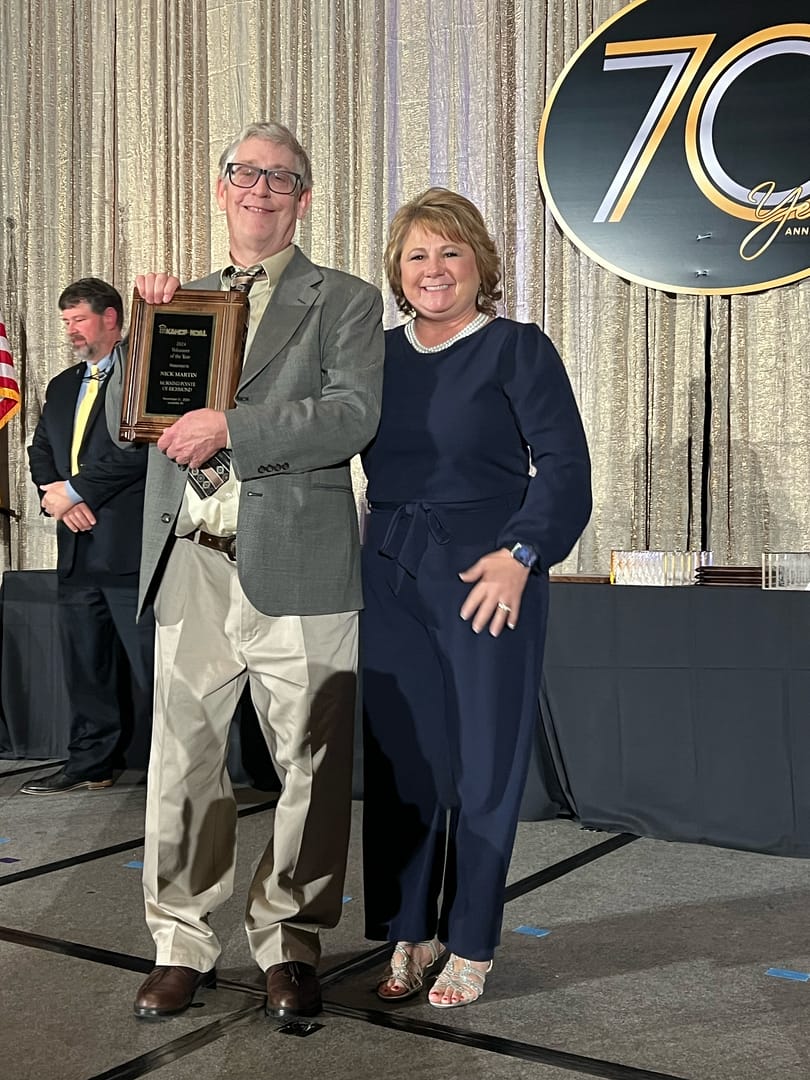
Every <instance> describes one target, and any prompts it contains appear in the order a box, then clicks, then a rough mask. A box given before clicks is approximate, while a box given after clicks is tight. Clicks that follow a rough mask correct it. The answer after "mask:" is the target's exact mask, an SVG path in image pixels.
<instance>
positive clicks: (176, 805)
mask: <svg viewBox="0 0 810 1080" xmlns="http://www.w3.org/2000/svg"><path fill="white" fill-rule="evenodd" d="M155 620H156V628H157V629H156V645H155V713H154V727H153V737H152V750H151V757H150V762H149V777H148V792H147V802H146V846H145V853H144V872H143V884H144V898H145V905H146V921H147V925H148V926H149V929H150V931H151V933H152V937H153V938H154V940H155V945H156V948H157V958H156V962H157V963H158V964H180V965H183V966H186V967H191V968H195V969H196V970H198V971H207V970H208V969H210V968H211V967H213V965H214V963H215V962H216V959H217V957H218V955H219V952H220V946H219V942H218V941H217V938H216V935H215V934H214V931H213V930H212V929H211V927H210V926H209V925H208V921H207V917H208V915H209V913H210V912H212V911H214V910H215V909H216V908H217V907H219V905H220V904H222V903H223V902H224V901H225V900H227V899H228V897H229V896H230V895H231V893H232V891H233V875H234V865H235V861H236V804H235V801H234V798H233V792H232V790H231V784H230V780H229V778H228V775H227V771H226V765H225V761H226V750H227V740H228V730H229V727H230V722H231V718H232V717H233V714H234V711H235V709H236V705H237V702H238V701H239V698H240V696H241V693H242V690H243V688H244V685H245V680H246V679H249V680H250V689H251V695H252V698H253V703H254V705H255V707H256V711H257V713H258V717H259V722H260V725H261V730H262V733H263V735H264V737H265V739H266V741H267V745H268V748H269V750H270V752H271V754H272V756H273V760H274V762H275V764H276V768H277V769H278V772H279V775H280V777H281V780H282V792H281V795H280V797H279V801H278V806H277V809H276V812H275V823H274V827H273V833H272V836H271V838H270V841H269V843H268V845H267V848H266V850H265V852H264V855H263V856H262V858H261V861H260V863H259V866H258V869H257V870H256V873H255V875H254V877H253V881H252V883H251V885H250V889H249V893H248V902H247V912H246V919H245V925H246V928H247V935H248V939H249V943H250V949H251V953H252V954H253V956H254V958H255V959H256V961H257V963H258V964H259V966H260V967H261V968H262V969H263V970H265V969H266V968H268V967H269V966H270V965H271V964H277V963H281V962H282V961H285V960H298V961H302V962H304V963H309V964H313V965H315V964H317V962H318V959H319V956H320V944H319V939H318V932H319V930H320V929H321V927H332V926H335V924H336V923H337V921H338V919H339V918H340V913H341V906H342V892H343V878H344V873H345V867H346V852H347V848H348V840H349V826H350V814H351V768H352V745H353V727H354V701H355V686H356V670H357V612H354V611H351V612H342V613H338V614H334V615H307V616H298V615H285V616H281V617H273V616H269V615H263V614H262V613H261V612H260V611H257V610H256V608H254V607H253V606H252V604H250V602H249V601H248V600H247V599H246V598H245V596H244V594H243V592H242V589H241V587H240V585H239V579H238V577H237V572H236V565H235V564H234V563H232V562H231V561H230V560H229V559H228V558H227V556H226V555H224V554H221V553H220V552H217V551H212V550H210V549H207V548H201V547H198V546H197V545H196V544H192V543H189V542H187V541H184V540H177V541H176V543H175V545H174V548H173V550H172V553H171V555H170V558H169V562H168V565H167V567H166V572H165V574H164V577H163V581H162V584H161V586H160V589H159V591H158V595H157V599H156V602H155Z"/></svg>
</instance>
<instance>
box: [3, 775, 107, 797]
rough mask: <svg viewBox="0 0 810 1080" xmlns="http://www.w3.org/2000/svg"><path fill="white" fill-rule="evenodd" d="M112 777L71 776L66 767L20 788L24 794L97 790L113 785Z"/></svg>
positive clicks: (55, 793) (54, 793) (57, 793)
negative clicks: (84, 789) (86, 777)
mask: <svg viewBox="0 0 810 1080" xmlns="http://www.w3.org/2000/svg"><path fill="white" fill-rule="evenodd" d="M112 786H113V781H112V777H108V778H107V779H106V780H82V779H81V777H78V776H69V775H68V773H67V771H66V770H65V769H62V771H61V772H58V773H53V775H51V776H42V777H40V779H39V780H29V781H28V783H27V784H23V786H22V787H21V788H20V793H21V794H22V795H61V794H62V793H63V792H65V791H78V790H79V788H87V790H88V791H96V790H98V789H99V788H106V787H112Z"/></svg>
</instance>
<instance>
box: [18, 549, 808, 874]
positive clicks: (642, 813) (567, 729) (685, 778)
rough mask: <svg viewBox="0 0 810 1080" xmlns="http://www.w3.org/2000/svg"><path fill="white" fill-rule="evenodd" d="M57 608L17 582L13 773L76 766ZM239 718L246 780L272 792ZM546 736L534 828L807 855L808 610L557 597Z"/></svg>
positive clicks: (712, 592)
mask: <svg viewBox="0 0 810 1080" xmlns="http://www.w3.org/2000/svg"><path fill="white" fill-rule="evenodd" d="M55 604H56V575H55V574H54V573H53V572H52V571H37V570H33V571H31V570H29V571H16V572H13V573H12V572H9V573H6V574H5V575H4V578H3V585H2V589H1V590H0V757H27V758H38V757H60V756H62V755H63V754H64V751H65V749H66V745H67V707H66V695H65V687H64V676H63V672H62V665H61V657H60V650H59V641H58V633H57V627H56V613H55ZM240 712H241V715H240V717H239V723H238V724H235V725H234V731H233V738H232V744H231V749H230V753H229V759H228V764H229V770H230V772H231V776H232V778H233V779H234V780H243V781H249V782H253V783H255V784H256V786H259V787H265V788H267V789H268V790H272V789H273V788H274V787H275V786H277V785H276V780H275V776H274V774H273V770H272V765H271V763H270V760H269V756H268V755H267V752H266V748H265V746H264V742H263V739H262V738H261V734H260V733H259V730H258V724H257V723H256V718H255V715H254V714H252V709H251V708H250V705H249V700H247V699H243V706H242V708H241V710H240ZM540 721H541V722H540V723H538V727H537V734H536V739H535V745H534V752H533V755H532V761H531V763H530V767H529V776H528V781H527V785H526V792H525V796H524V799H523V807H522V815H521V816H522V817H523V818H524V819H526V820H542V819H544V818H549V817H555V816H557V815H558V814H562V815H570V816H573V817H575V818H577V819H578V820H579V821H581V822H582V823H583V824H586V825H590V826H593V827H595V828H600V829H605V830H608V831H620V832H631V833H636V834H639V835H642V836H653V837H658V838H661V839H667V840H684V841H693V842H704V843H710V844H716V845H719V846H723V847H737V848H746V849H750V850H753V851H761V852H769V853H773V854H780V855H799V856H810V782H808V777H810V593H798V592H775V591H763V590H761V589H753V588H733V587H720V586H717V587H715V586H695V587H686V588H643V587H636V586H616V585H596V584H576V583H567V582H553V583H552V585H551V608H550V615H549V628H548V639H547V643H546V656H545V674H544V680H543V690H542V694H541V700H540ZM132 753H133V751H130V752H128V754H127V764H128V765H131V767H139V766H140V765H142V764H145V761H141V760H140V758H141V757H143V755H144V747H143V744H141V746H140V747H138V746H136V747H135V750H134V755H135V758H137V759H138V760H134V759H133V757H132ZM358 760H359V741H358V744H357V752H356V754H355V764H356V769H355V794H356V795H359V794H361V792H360V790H359V775H360V773H359V770H358V768H357V764H358Z"/></svg>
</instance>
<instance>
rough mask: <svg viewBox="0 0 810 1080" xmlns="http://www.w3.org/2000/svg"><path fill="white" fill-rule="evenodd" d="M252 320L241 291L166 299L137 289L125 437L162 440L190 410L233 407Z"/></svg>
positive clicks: (184, 292) (182, 292)
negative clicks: (152, 299) (153, 300)
mask: <svg viewBox="0 0 810 1080" xmlns="http://www.w3.org/2000/svg"><path fill="white" fill-rule="evenodd" d="M247 324H248V298H247V294H246V293H243V292H238V291H234V292H220V291H207V290H202V289H178V290H177V292H176V293H175V294H174V296H173V297H172V299H171V301H170V302H169V303H168V304H147V303H146V301H145V300H143V299H142V298H141V295H140V293H138V291H137V290H135V292H134V294H133V297H132V315H131V318H130V323H129V351H128V352H127V363H126V371H125V373H124V393H123V403H122V408H121V428H120V434H119V437H120V438H121V439H124V440H126V441H128V442H157V440H158V439H159V438H160V436H161V434H162V433H163V431H164V430H165V429H166V428H167V427H169V426H170V425H171V424H173V423H174V422H175V420H177V419H178V418H179V417H181V416H182V415H183V414H184V413H187V412H191V410H192V409H231V408H233V405H234V395H235V394H236V387H237V384H238V382H239V374H240V372H241V370H242V354H243V352H244V347H245V334H246V332H247Z"/></svg>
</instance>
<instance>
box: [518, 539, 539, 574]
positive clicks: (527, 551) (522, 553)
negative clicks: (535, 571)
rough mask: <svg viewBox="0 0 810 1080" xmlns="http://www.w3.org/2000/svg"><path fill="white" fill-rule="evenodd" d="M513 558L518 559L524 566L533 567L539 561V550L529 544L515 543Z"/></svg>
mask: <svg viewBox="0 0 810 1080" xmlns="http://www.w3.org/2000/svg"><path fill="white" fill-rule="evenodd" d="M512 558H513V559H517V561H518V562H519V563H520V564H521V565H522V566H528V567H529V569H531V568H532V567H533V566H534V564H535V563H536V562H537V552H536V551H535V550H534V548H531V547H529V545H528V544H515V546H514V547H513V548H512Z"/></svg>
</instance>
